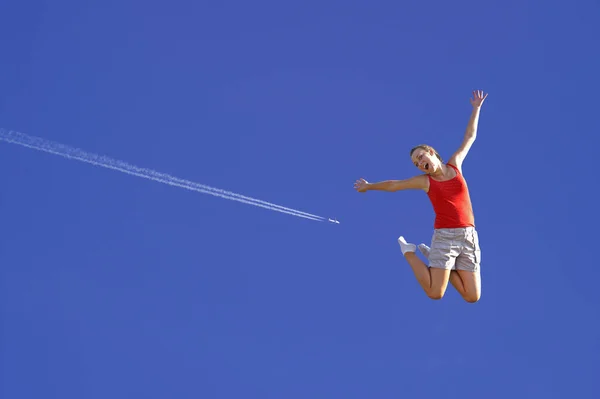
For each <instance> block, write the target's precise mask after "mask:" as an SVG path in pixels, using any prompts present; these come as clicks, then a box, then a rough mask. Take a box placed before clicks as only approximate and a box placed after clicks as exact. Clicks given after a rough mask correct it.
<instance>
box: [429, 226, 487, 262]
mask: <svg viewBox="0 0 600 399" xmlns="http://www.w3.org/2000/svg"><path fill="white" fill-rule="evenodd" d="M480 264H481V248H480V247H479V236H478V234H477V230H475V228H474V227H459V228H453V229H446V228H444V229H435V230H434V231H433V237H432V238H431V249H430V251H429V267H435V268H438V269H452V270H467V271H470V272H475V271H478V270H479V268H480Z"/></svg>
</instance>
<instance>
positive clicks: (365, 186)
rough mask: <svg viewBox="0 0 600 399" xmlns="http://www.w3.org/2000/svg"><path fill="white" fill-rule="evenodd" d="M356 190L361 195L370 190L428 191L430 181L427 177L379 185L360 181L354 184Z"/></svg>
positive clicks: (378, 183)
mask: <svg viewBox="0 0 600 399" xmlns="http://www.w3.org/2000/svg"><path fill="white" fill-rule="evenodd" d="M354 188H355V189H356V191H358V192H359V193H364V192H366V191H370V190H377V191H391V192H393V191H399V190H410V189H413V190H427V189H428V188H429V179H428V178H427V176H426V175H419V176H414V177H411V178H409V179H404V180H385V181H380V182H377V183H369V182H368V181H366V180H365V179H358V180H357V181H356V182H355V183H354Z"/></svg>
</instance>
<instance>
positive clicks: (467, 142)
mask: <svg viewBox="0 0 600 399" xmlns="http://www.w3.org/2000/svg"><path fill="white" fill-rule="evenodd" d="M487 96H488V95H487V93H486V94H485V95H484V94H483V91H481V90H477V91H474V92H473V98H472V99H471V105H472V106H473V111H472V112H471V118H470V119H469V123H468V124H467V129H466V131H465V136H464V138H463V141H462V144H461V145H460V147H459V148H458V150H456V152H455V153H454V154H452V156H451V157H450V159H449V160H448V163H451V164H453V165H456V167H457V168H458V169H459V170H462V163H463V161H464V160H465V157H466V156H467V154H468V153H469V150H470V149H471V146H472V145H473V143H474V142H475V138H476V137H477V126H478V125H479V113H480V111H481V105H482V104H483V101H484V100H485V99H486V97H487Z"/></svg>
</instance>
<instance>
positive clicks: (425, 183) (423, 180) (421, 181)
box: [408, 174, 429, 192]
mask: <svg viewBox="0 0 600 399" xmlns="http://www.w3.org/2000/svg"><path fill="white" fill-rule="evenodd" d="M408 180H409V181H410V185H411V186H412V187H411V188H416V189H419V190H424V191H425V192H427V191H428V190H429V175H426V174H422V175H416V176H413V177H411V178H410V179H408Z"/></svg>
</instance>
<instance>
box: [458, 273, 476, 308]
mask: <svg viewBox="0 0 600 399" xmlns="http://www.w3.org/2000/svg"><path fill="white" fill-rule="evenodd" d="M458 276H459V277H458V278H459V279H460V280H461V283H462V288H463V289H464V292H461V291H459V292H460V295H461V296H462V297H463V299H464V300H465V301H467V302H469V303H475V302H477V301H479V298H481V272H480V270H477V271H476V272H470V271H467V270H458ZM457 290H458V288H457Z"/></svg>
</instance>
